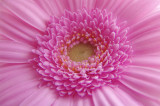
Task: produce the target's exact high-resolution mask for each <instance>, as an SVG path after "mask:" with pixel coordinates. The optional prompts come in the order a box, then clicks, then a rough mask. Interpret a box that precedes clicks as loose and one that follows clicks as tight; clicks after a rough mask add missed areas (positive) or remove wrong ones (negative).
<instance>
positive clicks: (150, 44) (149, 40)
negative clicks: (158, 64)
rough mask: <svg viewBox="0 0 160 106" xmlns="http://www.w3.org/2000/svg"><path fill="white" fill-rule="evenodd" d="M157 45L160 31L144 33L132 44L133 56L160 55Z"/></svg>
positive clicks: (159, 48) (159, 41) (159, 43)
mask: <svg viewBox="0 0 160 106" xmlns="http://www.w3.org/2000/svg"><path fill="white" fill-rule="evenodd" d="M159 45H160V29H156V30H153V31H150V32H144V33H143V34H141V36H140V37H139V38H137V39H136V40H133V43H132V47H133V50H134V54H135V55H158V54H160V47H159Z"/></svg>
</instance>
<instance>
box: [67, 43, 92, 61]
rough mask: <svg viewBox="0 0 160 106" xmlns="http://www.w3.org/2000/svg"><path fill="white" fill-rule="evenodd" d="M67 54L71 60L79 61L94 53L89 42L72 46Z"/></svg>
mask: <svg viewBox="0 0 160 106" xmlns="http://www.w3.org/2000/svg"><path fill="white" fill-rule="evenodd" d="M68 55H69V57H70V59H71V60H73V61H76V62H81V61H83V60H87V59H88V58H89V57H90V56H92V55H94V49H93V47H92V46H91V45H90V44H83V43H80V44H77V45H75V46H73V47H72V48H71V49H70V50H69V51H68Z"/></svg>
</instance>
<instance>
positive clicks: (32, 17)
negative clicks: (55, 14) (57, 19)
mask: <svg viewBox="0 0 160 106" xmlns="http://www.w3.org/2000/svg"><path fill="white" fill-rule="evenodd" d="M1 8H6V9H7V10H8V11H10V12H11V13H12V14H13V15H15V16H17V17H18V18H20V19H21V20H23V21H24V22H26V23H28V24H29V25H32V26H33V27H35V28H37V29H39V30H41V31H44V29H45V27H46V25H45V24H46V22H47V21H48V19H49V16H48V15H47V14H46V13H45V12H44V11H43V10H42V9H41V8H39V7H38V6H37V5H36V4H35V3H34V2H33V1H32V0H27V1H26V0H25V1H23V0H14V1H10V0H3V1H2V4H1Z"/></svg>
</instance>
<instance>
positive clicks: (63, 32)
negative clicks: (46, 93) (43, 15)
mask: <svg viewBox="0 0 160 106" xmlns="http://www.w3.org/2000/svg"><path fill="white" fill-rule="evenodd" d="M127 31H128V29H127V28H126V27H125V26H124V24H123V22H122V23H118V22H117V20H116V19H115V18H113V17H112V14H111V13H110V14H108V13H107V11H106V10H99V9H94V10H91V11H89V10H86V9H82V10H79V11H78V12H70V11H67V10H66V11H65V14H64V15H63V16H61V17H59V18H57V17H52V18H51V20H50V22H49V23H48V27H47V29H46V34H45V35H43V36H42V35H41V36H38V37H37V42H38V46H37V49H35V50H33V52H34V53H35V54H36V55H37V57H36V58H34V61H35V62H36V66H35V68H36V70H37V72H38V73H39V74H40V75H41V79H42V81H43V83H45V85H46V86H49V87H50V88H53V89H56V90H57V91H58V92H59V94H60V95H61V96H64V95H74V94H78V95H80V96H85V95H91V94H92V90H94V89H96V88H98V87H101V86H103V85H108V86H110V85H111V84H113V83H114V82H115V81H116V80H118V79H119V78H120V75H121V71H122V69H123V67H124V66H125V65H126V64H128V63H129V62H130V54H131V53H132V48H131V46H130V44H129V42H128V41H127V36H126V34H127ZM78 56H79V57H78Z"/></svg>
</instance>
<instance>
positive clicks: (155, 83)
mask: <svg viewBox="0 0 160 106" xmlns="http://www.w3.org/2000/svg"><path fill="white" fill-rule="evenodd" d="M126 70H127V71H126V72H124V75H123V76H122V79H120V82H121V83H123V84H124V85H125V86H127V87H128V88H129V89H131V90H133V91H134V92H136V93H138V94H140V95H143V96H145V97H147V98H150V99H151V100H155V101H157V102H159V103H160V90H159V89H160V82H159V80H160V78H159V77H158V76H159V75H160V71H159V70H157V69H154V68H145V67H140V66H137V67H136V66H132V67H131V66H130V67H129V68H127V69H126Z"/></svg>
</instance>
